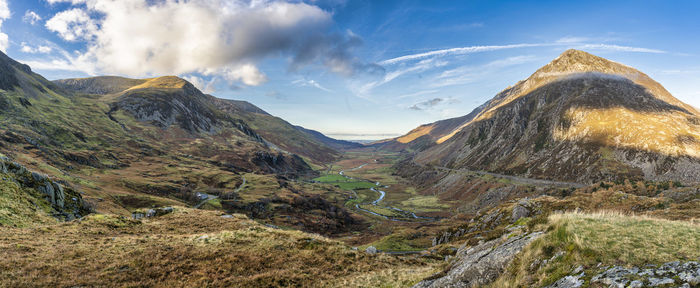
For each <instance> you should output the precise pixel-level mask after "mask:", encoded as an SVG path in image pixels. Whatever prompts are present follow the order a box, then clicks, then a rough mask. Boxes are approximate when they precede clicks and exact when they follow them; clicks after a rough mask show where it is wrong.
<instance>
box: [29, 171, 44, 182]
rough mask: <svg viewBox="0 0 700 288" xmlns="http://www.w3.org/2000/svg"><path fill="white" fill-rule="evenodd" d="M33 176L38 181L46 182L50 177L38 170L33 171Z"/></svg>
mask: <svg viewBox="0 0 700 288" xmlns="http://www.w3.org/2000/svg"><path fill="white" fill-rule="evenodd" d="M32 178H34V181H36V182H44V180H46V179H47V178H48V177H46V175H42V174H39V173H37V172H32Z"/></svg>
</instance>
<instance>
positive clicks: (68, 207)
mask: <svg viewBox="0 0 700 288" xmlns="http://www.w3.org/2000/svg"><path fill="white" fill-rule="evenodd" d="M0 176H1V177H0V185H3V187H5V188H7V189H10V188H9V187H16V189H10V190H7V191H5V190H3V193H10V191H18V192H17V193H20V194H24V195H22V196H20V195H19V194H15V195H4V196H5V197H19V198H22V199H25V200H26V201H20V200H15V201H16V204H17V205H15V206H13V207H9V206H8V207H3V208H5V209H9V210H8V211H9V213H10V214H15V216H16V214H19V213H20V211H19V210H18V209H20V210H26V211H43V212H45V213H46V214H48V215H49V216H52V217H54V218H56V219H58V220H61V221H70V220H73V219H77V218H80V217H82V216H85V215H87V214H89V213H90V212H91V210H92V208H91V207H89V205H88V204H87V203H85V202H84V201H83V198H82V195H81V194H80V192H78V191H76V190H74V189H73V188H71V187H70V186H66V184H67V183H66V182H65V181H60V180H59V181H56V180H52V179H51V178H49V176H47V175H44V174H41V173H38V172H33V171H30V170H29V169H27V168H26V167H25V166H23V165H22V164H20V163H18V162H14V161H11V160H10V159H9V158H7V157H5V156H0ZM5 204H6V205H8V204H7V203H5ZM32 213H34V212H32ZM2 216H3V215H1V214H0V226H2V223H3V222H5V223H6V224H13V223H12V222H13V221H11V220H8V219H5V220H4V221H3V219H4V218H5V217H2ZM14 224H16V223H14Z"/></svg>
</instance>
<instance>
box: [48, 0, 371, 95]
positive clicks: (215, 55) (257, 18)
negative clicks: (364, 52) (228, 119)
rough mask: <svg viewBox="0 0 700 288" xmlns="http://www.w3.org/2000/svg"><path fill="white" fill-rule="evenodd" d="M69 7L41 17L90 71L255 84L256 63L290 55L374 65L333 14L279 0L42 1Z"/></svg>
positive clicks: (259, 78)
mask: <svg viewBox="0 0 700 288" xmlns="http://www.w3.org/2000/svg"><path fill="white" fill-rule="evenodd" d="M48 2H49V3H52V4H53V3H58V2H69V3H71V4H72V5H73V6H74V7H73V8H72V9H70V10H66V11H63V12H60V13H58V14H56V15H55V16H53V17H52V18H51V19H49V20H48V21H47V22H46V27H47V28H48V29H49V30H52V31H55V32H56V33H58V34H59V35H60V36H61V37H63V38H64V39H65V40H68V41H83V42H85V43H86V46H87V48H86V49H85V51H83V53H82V54H83V55H82V56H83V58H87V59H91V60H92V61H93V62H94V65H95V67H96V70H97V71H102V72H105V73H117V74H123V75H128V76H151V75H165V74H176V75H184V74H189V73H199V74H200V75H204V76H218V77H221V78H223V79H224V80H227V81H229V82H238V83H243V84H245V85H249V86H255V85H260V84H262V83H265V82H266V81H267V76H266V75H265V74H264V73H263V72H262V71H260V69H259V68H258V66H257V63H258V62H259V61H261V60H262V59H264V58H266V57H284V56H289V57H290V70H296V69H298V68H299V67H303V66H305V65H309V64H313V63H319V64H321V65H324V66H326V67H328V69H329V70H331V71H334V72H337V73H340V74H344V75H352V74H353V73H356V72H357V71H360V70H368V69H370V68H376V67H375V66H373V65H372V64H366V63H362V62H361V61H360V60H359V59H357V58H355V57H353V56H352V53H351V50H352V49H353V48H354V47H356V46H357V45H358V44H359V43H361V41H360V40H359V37H357V36H356V35H354V34H352V33H350V32H349V33H347V35H346V34H339V33H333V32H330V28H332V24H333V21H332V15H331V13H330V12H328V11H325V10H323V9H321V8H319V7H317V6H314V5H310V4H307V3H303V2H297V1H293V2H285V1H242V0H240V1H228V0H190V1H175V0H163V1H148V0H129V1H117V0H49V1H48ZM377 69H378V68H377Z"/></svg>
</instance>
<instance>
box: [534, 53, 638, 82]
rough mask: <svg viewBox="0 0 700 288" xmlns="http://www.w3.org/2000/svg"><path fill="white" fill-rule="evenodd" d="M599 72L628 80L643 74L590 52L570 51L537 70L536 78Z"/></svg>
mask: <svg viewBox="0 0 700 288" xmlns="http://www.w3.org/2000/svg"><path fill="white" fill-rule="evenodd" d="M589 72H598V73H605V74H617V75H621V76H625V77H627V78H631V77H637V76H638V75H640V74H642V73H641V72H639V71H637V70H635V69H634V68H632V67H629V66H626V65H623V64H620V63H617V62H614V61H610V60H608V59H605V58H603V57H598V56H595V55H593V54H590V53H588V52H584V51H581V50H576V49H569V50H566V51H564V53H561V55H559V57H557V58H556V59H554V60H552V62H550V63H549V64H547V65H545V66H544V67H542V68H540V69H539V70H537V72H536V73H535V75H534V76H536V77H538V78H539V77H543V76H544V77H547V76H563V75H566V74H573V73H589Z"/></svg>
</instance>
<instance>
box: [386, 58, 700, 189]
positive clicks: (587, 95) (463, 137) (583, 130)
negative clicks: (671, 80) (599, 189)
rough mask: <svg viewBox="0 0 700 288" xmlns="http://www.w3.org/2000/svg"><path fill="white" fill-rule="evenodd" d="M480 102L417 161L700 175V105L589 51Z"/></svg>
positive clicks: (538, 174)
mask: <svg viewBox="0 0 700 288" xmlns="http://www.w3.org/2000/svg"><path fill="white" fill-rule="evenodd" d="M475 112H477V114H476V115H472V116H473V117H472V116H469V115H468V116H469V117H467V116H465V118H464V119H465V120H466V119H469V118H472V119H471V120H468V121H467V122H466V123H463V124H461V125H460V126H459V127H457V128H456V129H454V130H452V131H451V132H449V133H447V134H445V133H437V134H436V136H438V137H439V138H438V137H433V139H434V138H437V140H435V141H434V142H433V143H430V144H429V145H427V146H428V147H429V148H427V149H425V150H424V151H422V152H420V153H418V154H417V155H416V156H415V158H414V160H415V162H416V163H418V164H421V165H433V166H441V167H447V168H452V169H462V168H466V169H472V170H484V171H491V172H498V173H503V174H511V175H519V176H525V177H533V178H544V179H553V180H566V181H576V182H584V183H588V182H595V181H600V180H621V179H627V178H629V179H648V180H678V181H686V182H696V181H697V179H700V114H699V113H698V111H697V110H695V109H694V108H693V107H691V106H689V105H687V104H685V103H682V102H681V101H679V100H678V99H676V98H674V97H673V96H672V95H671V94H670V93H669V92H668V91H666V90H665V89H664V88H663V87H662V86H661V85H660V84H659V83H657V82H655V81H654V80H652V79H651V78H649V77H648V76H647V75H645V74H644V73H642V72H639V71H637V70H635V69H634V68H631V67H629V66H625V65H623V64H619V63H616V62H612V61H609V60H606V59H603V58H600V57H597V56H594V55H591V54H588V53H586V52H582V51H577V50H568V51H566V52H564V53H563V54H561V55H560V56H559V57H558V58H557V59H555V60H554V61H552V62H551V63H549V64H547V65H545V66H544V67H542V68H540V69H539V70H537V71H536V72H535V73H534V74H532V75H531V76H530V77H529V78H528V79H526V80H524V81H520V82H518V83H517V84H516V85H514V86H512V87H510V88H508V89H506V90H504V91H502V92H500V93H499V94H498V95H496V97H494V98H493V99H492V100H490V101H489V102H487V103H486V104H485V105H484V106H483V108H481V109H477V110H476V111H475ZM422 127H431V126H430V125H428V126H422ZM414 134H415V133H414ZM424 134H426V135H428V134H429V133H424ZM408 136H410V135H408ZM408 136H405V137H408ZM409 138H413V136H411V137H409ZM399 139H401V138H399ZM416 139H420V137H418V138H416ZM408 140H410V139H408ZM414 141H415V140H414ZM409 142H410V141H409Z"/></svg>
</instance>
